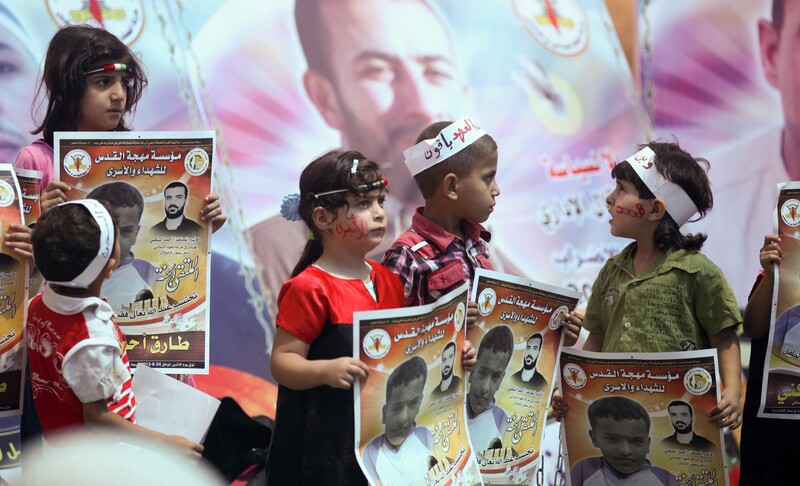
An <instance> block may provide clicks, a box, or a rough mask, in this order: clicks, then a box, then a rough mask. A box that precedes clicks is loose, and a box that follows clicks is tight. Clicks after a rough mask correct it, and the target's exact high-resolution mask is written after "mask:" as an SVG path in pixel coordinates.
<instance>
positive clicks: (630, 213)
mask: <svg viewBox="0 0 800 486" xmlns="http://www.w3.org/2000/svg"><path fill="white" fill-rule="evenodd" d="M614 211H616V212H617V214H626V215H628V216H631V217H633V218H636V219H642V216H644V206H642V203H637V204H636V210H635V211H634V210H633V209H630V208H624V207H622V206H614Z"/></svg>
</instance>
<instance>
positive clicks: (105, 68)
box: [83, 63, 128, 76]
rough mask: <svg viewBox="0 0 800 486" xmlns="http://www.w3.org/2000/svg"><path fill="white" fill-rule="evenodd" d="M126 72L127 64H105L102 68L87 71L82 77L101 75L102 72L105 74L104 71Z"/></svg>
mask: <svg viewBox="0 0 800 486" xmlns="http://www.w3.org/2000/svg"><path fill="white" fill-rule="evenodd" d="M127 70H128V65H127V64H119V63H117V64H106V65H104V66H103V67H99V68H97V69H90V70H89V71H86V72H84V73H83V75H84V76H88V75H90V74H95V73H102V72H106V71H127Z"/></svg>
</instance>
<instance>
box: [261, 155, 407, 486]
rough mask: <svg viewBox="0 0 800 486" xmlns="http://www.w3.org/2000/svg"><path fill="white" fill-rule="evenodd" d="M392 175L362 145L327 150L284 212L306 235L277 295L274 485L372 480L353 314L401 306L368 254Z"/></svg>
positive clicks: (388, 277) (398, 288)
mask: <svg viewBox="0 0 800 486" xmlns="http://www.w3.org/2000/svg"><path fill="white" fill-rule="evenodd" d="M386 184H387V180H386V179H385V178H384V177H383V174H382V173H381V170H380V168H379V167H378V165H377V164H376V163H375V162H373V161H371V160H369V159H368V158H366V157H364V156H363V155H361V154H360V153H358V152H354V151H349V152H340V151H333V152H329V153H327V154H325V155H323V156H321V157H319V158H318V159H316V160H314V161H313V162H311V163H310V164H309V165H308V166H307V167H306V168H305V169H304V170H303V173H302V174H301V175H300V194H299V195H298V194H293V195H291V196H287V197H286V198H284V203H283V205H282V208H281V214H283V216H284V217H285V218H286V219H289V220H290V221H299V220H301V219H302V220H303V221H304V222H305V224H306V226H307V227H308V230H309V237H308V242H307V243H306V247H305V248H304V249H303V253H302V255H301V257H300V261H299V262H298V263H297V265H296V266H295V268H294V271H293V272H292V278H291V279H290V280H288V281H287V282H286V283H284V285H283V288H282V289H281V291H280V294H279V295H278V316H277V319H276V325H277V332H276V335H275V344H274V346H273V349H272V361H271V367H272V374H273V376H274V377H275V379H276V380H277V381H278V383H279V384H280V387H279V390H278V403H277V410H276V423H275V430H274V433H273V437H272V445H271V446H270V456H269V459H268V467H267V469H268V471H269V482H270V483H271V484H343V485H344V484H347V485H349V484H366V483H367V480H366V478H365V477H364V474H363V472H362V471H361V469H360V468H359V465H358V463H357V462H356V457H355V454H353V450H354V447H355V437H354V410H353V392H352V390H351V387H352V385H353V382H354V381H355V380H360V379H364V378H366V377H367V372H368V369H367V366H366V365H365V364H364V363H363V362H361V361H359V360H357V359H354V358H353V357H352V352H353V326H352V323H353V312H355V311H365V310H378V309H392V308H398V307H402V306H403V288H402V285H401V284H400V281H399V280H398V279H397V277H396V276H395V275H394V274H393V273H392V272H391V271H389V270H388V269H387V268H385V267H383V266H382V265H380V264H378V263H377V262H370V261H366V260H365V257H366V254H367V253H368V252H369V251H371V250H373V249H374V248H375V247H376V246H377V245H378V244H379V243H380V241H381V239H382V238H383V235H384V233H385V231H386V213H385V211H384V209H383V201H384V198H385V190H386V189H385V188H386Z"/></svg>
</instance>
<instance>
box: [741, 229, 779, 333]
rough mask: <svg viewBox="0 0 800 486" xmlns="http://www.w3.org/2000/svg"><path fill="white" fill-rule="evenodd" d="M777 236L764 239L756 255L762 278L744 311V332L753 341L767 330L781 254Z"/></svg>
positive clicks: (768, 236)
mask: <svg viewBox="0 0 800 486" xmlns="http://www.w3.org/2000/svg"><path fill="white" fill-rule="evenodd" d="M780 241H781V239H780V238H779V237H778V235H767V236H766V237H764V246H762V247H761V251H760V252H759V254H758V258H759V260H760V261H761V267H762V268H763V269H764V278H763V279H762V280H761V282H759V284H758V287H756V290H755V291H754V292H753V295H752V297H750V300H749V301H747V307H745V310H744V332H745V333H747V335H748V336H750V337H751V338H753V339H756V338H760V337H762V336H763V335H764V334H766V333H767V331H768V330H769V321H770V318H771V315H770V313H771V307H772V289H773V287H774V284H775V267H774V265H773V264H778V265H780V263H781V257H782V256H783V253H782V252H781V247H780Z"/></svg>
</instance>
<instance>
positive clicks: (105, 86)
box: [14, 25, 227, 231]
mask: <svg viewBox="0 0 800 486" xmlns="http://www.w3.org/2000/svg"><path fill="white" fill-rule="evenodd" d="M146 86H147V77H146V76H145V73H144V70H143V69H142V67H141V65H140V64H139V62H138V61H137V57H136V55H135V54H134V53H133V52H132V51H131V50H130V49H129V48H128V46H127V45H125V43H123V42H122V41H120V40H119V39H117V38H116V37H115V36H114V34H111V33H110V32H108V31H106V30H105V29H101V28H97V27H91V26H89V25H67V26H64V27H62V28H61V29H59V30H58V32H56V33H55V35H54V36H53V38H52V39H51V40H50V44H49V45H48V47H47V53H46V54H45V60H44V73H43V74H42V80H41V84H40V85H39V91H41V90H42V88H44V90H45V92H46V95H47V108H46V111H45V115H44V120H42V122H41V124H39V126H38V127H36V129H35V130H34V131H33V133H41V134H42V138H41V139H39V140H36V141H35V142H33V143H32V144H30V145H29V146H27V147H25V148H23V149H22V150H21V151H20V153H19V155H18V156H17V160H16V161H15V162H14V167H17V168H21V169H29V170H37V171H41V173H42V178H41V183H40V184H41V186H42V187H43V188H44V189H43V193H42V195H41V198H40V203H41V210H42V212H45V211H47V210H48V209H49V208H51V207H53V206H56V205H58V204H60V203H62V202H65V201H66V200H67V197H66V195H65V194H64V193H65V192H66V191H69V190H70V187H69V186H68V185H67V184H65V183H63V182H60V181H54V180H53V178H54V177H55V174H54V173H53V168H54V165H53V134H54V133H55V132H59V131H76V132H105V131H115V132H116V131H127V130H129V129H130V127H129V123H128V121H127V120H126V119H125V116H126V115H128V114H129V113H133V112H134V111H135V110H136V104H137V103H138V102H139V99H140V98H141V96H142V92H143V91H144V88H145V87H146ZM202 217H203V219H204V220H206V221H210V222H211V226H212V230H213V231H216V230H218V229H219V228H221V227H222V225H223V224H224V223H225V221H226V220H227V218H226V217H225V216H224V215H223V214H222V209H221V207H220V204H219V197H218V196H217V195H216V194H209V195H208V196H206V198H205V206H204V207H203V209H202Z"/></svg>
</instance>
